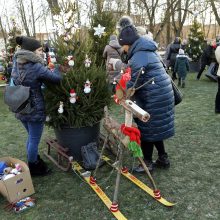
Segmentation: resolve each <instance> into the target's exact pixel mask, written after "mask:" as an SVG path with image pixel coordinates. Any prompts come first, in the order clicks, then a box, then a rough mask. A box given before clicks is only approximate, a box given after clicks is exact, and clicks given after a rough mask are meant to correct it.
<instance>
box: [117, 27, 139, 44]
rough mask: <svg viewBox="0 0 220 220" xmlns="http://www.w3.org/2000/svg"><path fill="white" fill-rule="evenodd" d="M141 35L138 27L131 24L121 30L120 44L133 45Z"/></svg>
mask: <svg viewBox="0 0 220 220" xmlns="http://www.w3.org/2000/svg"><path fill="white" fill-rule="evenodd" d="M139 37H140V36H139V35H138V33H137V30H136V28H135V27H134V26H133V25H129V26H127V27H125V28H123V29H122V30H121V32H120V34H119V44H120V45H121V46H123V45H132V44H133V43H134V42H135V41H136V40H137V39H138V38H139Z"/></svg>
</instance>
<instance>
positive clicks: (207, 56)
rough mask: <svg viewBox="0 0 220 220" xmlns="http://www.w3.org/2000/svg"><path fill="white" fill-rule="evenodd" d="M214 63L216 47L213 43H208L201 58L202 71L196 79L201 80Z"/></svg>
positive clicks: (200, 70)
mask: <svg viewBox="0 0 220 220" xmlns="http://www.w3.org/2000/svg"><path fill="white" fill-rule="evenodd" d="M213 61H214V47H213V42H212V41H209V42H207V45H206V47H205V49H204V50H203V53H202V55H201V57H200V69H199V72H198V74H197V77H196V79H197V80H199V79H200V78H201V75H202V73H203V71H204V70H205V68H206V66H210V64H211V63H212V62H213Z"/></svg>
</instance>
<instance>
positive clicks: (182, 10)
mask: <svg viewBox="0 0 220 220" xmlns="http://www.w3.org/2000/svg"><path fill="white" fill-rule="evenodd" d="M193 2H194V1H193V0H177V1H176V2H175V4H172V5H171V15H172V25H173V28H174V34H175V36H178V37H179V36H180V34H181V31H182V28H183V25H184V23H185V21H186V17H187V13H188V12H189V11H188V8H189V7H190V5H191V4H192V3H193ZM176 12H178V13H177V19H175V14H176Z"/></svg>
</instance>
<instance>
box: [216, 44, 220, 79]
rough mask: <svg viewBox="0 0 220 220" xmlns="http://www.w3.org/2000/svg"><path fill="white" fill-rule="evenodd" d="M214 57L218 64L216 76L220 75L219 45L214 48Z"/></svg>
mask: <svg viewBox="0 0 220 220" xmlns="http://www.w3.org/2000/svg"><path fill="white" fill-rule="evenodd" d="M215 58H216V60H217V62H218V64H219V66H218V71H217V76H220V46H218V47H217V48H216V49H215Z"/></svg>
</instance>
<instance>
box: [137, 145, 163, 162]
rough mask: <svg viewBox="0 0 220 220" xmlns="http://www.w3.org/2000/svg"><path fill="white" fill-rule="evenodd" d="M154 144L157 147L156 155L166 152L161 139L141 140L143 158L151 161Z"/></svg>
mask: <svg viewBox="0 0 220 220" xmlns="http://www.w3.org/2000/svg"><path fill="white" fill-rule="evenodd" d="M154 146H155V147H156V148H157V151H158V156H161V155H163V154H165V153H166V152H165V147H164V143H163V141H155V142H148V141H141V149H142V151H143V154H144V159H145V160H150V161H152V155H153V150H154Z"/></svg>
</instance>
